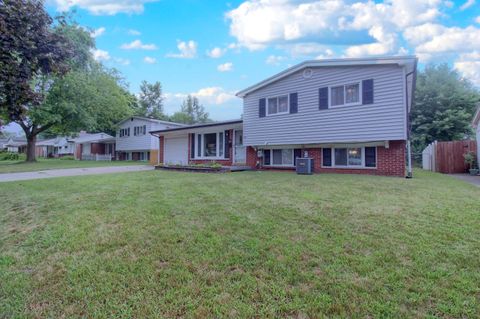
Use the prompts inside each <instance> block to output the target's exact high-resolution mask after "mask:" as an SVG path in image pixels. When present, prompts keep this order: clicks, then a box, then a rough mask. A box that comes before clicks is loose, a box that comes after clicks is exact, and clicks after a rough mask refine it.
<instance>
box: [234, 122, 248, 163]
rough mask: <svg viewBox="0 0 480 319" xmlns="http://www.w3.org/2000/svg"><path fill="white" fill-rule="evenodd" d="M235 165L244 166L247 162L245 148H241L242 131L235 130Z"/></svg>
mask: <svg viewBox="0 0 480 319" xmlns="http://www.w3.org/2000/svg"><path fill="white" fill-rule="evenodd" d="M234 141H235V145H234V149H235V164H245V163H246V162H247V158H246V148H245V146H243V131H242V130H235V140H234Z"/></svg>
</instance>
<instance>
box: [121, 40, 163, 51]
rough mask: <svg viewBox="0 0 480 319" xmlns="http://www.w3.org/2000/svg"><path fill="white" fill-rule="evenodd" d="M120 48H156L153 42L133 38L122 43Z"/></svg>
mask: <svg viewBox="0 0 480 319" xmlns="http://www.w3.org/2000/svg"><path fill="white" fill-rule="evenodd" d="M121 48H122V49H124V50H156V49H157V46H156V45H155V44H144V43H142V41H140V40H134V41H132V42H130V43H125V44H122V46H121Z"/></svg>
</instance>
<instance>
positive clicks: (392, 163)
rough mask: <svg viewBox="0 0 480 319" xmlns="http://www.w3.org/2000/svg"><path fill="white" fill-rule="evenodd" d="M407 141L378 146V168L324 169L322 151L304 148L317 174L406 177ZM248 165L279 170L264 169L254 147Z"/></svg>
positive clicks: (249, 148) (248, 152)
mask: <svg viewBox="0 0 480 319" xmlns="http://www.w3.org/2000/svg"><path fill="white" fill-rule="evenodd" d="M405 146H406V142H405V141H390V143H389V147H388V148H385V147H383V146H377V167H376V168H356V169H355V168H329V167H322V149H321V148H304V149H303V151H308V157H311V158H313V160H314V172H315V173H339V174H368V175H385V176H399V177H404V176H405V166H406V152H405ZM247 165H248V166H250V167H252V168H255V167H256V168H260V169H276V170H277V169H278V168H271V167H262V166H261V158H259V157H257V152H256V151H255V149H254V148H253V147H247Z"/></svg>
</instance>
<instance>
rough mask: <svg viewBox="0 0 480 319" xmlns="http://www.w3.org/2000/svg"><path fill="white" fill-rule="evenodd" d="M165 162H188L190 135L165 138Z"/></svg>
mask: <svg viewBox="0 0 480 319" xmlns="http://www.w3.org/2000/svg"><path fill="white" fill-rule="evenodd" d="M164 161H165V164H183V165H186V164H188V137H187V136H186V137H175V138H165V154H164Z"/></svg>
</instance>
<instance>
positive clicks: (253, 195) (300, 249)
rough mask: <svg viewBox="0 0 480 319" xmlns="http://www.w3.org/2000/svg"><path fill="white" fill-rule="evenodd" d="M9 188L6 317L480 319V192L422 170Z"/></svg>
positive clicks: (0, 252) (108, 180)
mask: <svg viewBox="0 0 480 319" xmlns="http://www.w3.org/2000/svg"><path fill="white" fill-rule="evenodd" d="M415 176H416V177H415V178H414V179H412V180H406V179H402V178H388V177H369V176H355V175H344V176H342V175H329V174H323V175H314V176H298V175H295V174H293V173H279V172H243V173H230V174H198V173H179V172H162V171H149V172H139V173H124V174H116V175H101V176H83V177H75V178H58V179H45V180H37V181H29V182H12V183H3V184H0V198H2V205H1V206H0V309H1V312H0V317H5V318H10V317H15V318H22V317H38V318H60V317H66V318H71V317H82V318H112V317H114V318H145V317H150V318H152V317H185V318H190V317H199V318H221V317H232V318H238V317H240V318H251V317H271V318H274V317H275V318H278V317H293V318H307V317H312V318H318V317H329V318H331V317H338V318H344V317H357V318H387V317H396V318H398V317H403V318H411V317H418V318H425V317H426V318H436V317H439V318H478V317H480V201H479V200H480V189H478V188H476V187H474V186H471V185H469V184H466V183H464V182H462V181H459V180H456V179H453V178H451V177H448V176H444V175H440V174H434V173H427V172H421V171H418V172H416V174H415Z"/></svg>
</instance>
